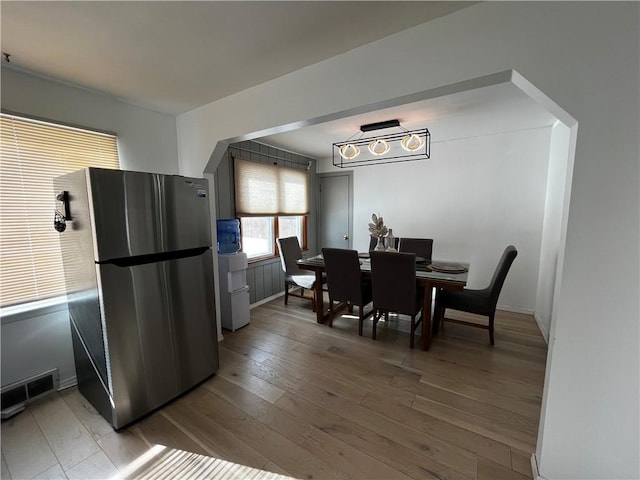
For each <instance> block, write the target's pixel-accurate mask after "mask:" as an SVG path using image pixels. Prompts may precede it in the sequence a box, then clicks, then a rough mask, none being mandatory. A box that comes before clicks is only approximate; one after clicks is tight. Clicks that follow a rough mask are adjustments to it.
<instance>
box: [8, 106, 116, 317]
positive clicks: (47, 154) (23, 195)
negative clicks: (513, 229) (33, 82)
mask: <svg viewBox="0 0 640 480" xmlns="http://www.w3.org/2000/svg"><path fill="white" fill-rule="evenodd" d="M0 128H1V141H0V157H1V158H2V165H1V169H2V170H1V173H0V208H1V210H0V265H2V268H1V269H0V306H2V307H6V306H9V305H16V304H20V303H26V302H30V301H35V300H42V299H45V298H49V297H54V296H59V295H64V293H65V281H64V272H63V268H62V257H61V254H60V243H59V237H58V236H59V233H58V232H57V231H56V230H55V229H54V228H53V217H54V211H55V209H56V208H58V209H59V210H60V206H59V205H58V203H59V202H56V200H55V193H54V191H53V179H54V178H55V177H57V176H58V175H62V174H65V173H69V172H73V171H75V170H79V169H81V168H84V167H88V166H93V167H102V168H119V167H120V162H119V159H118V146H117V139H116V137H115V136H114V135H110V134H104V133H99V132H93V131H88V130H82V129H79V128H73V127H67V126H62V125H56V124H52V123H48V122H43V121H38V120H31V119H27V118H23V117H18V116H15V115H9V114H5V113H2V114H1V115H0Z"/></svg>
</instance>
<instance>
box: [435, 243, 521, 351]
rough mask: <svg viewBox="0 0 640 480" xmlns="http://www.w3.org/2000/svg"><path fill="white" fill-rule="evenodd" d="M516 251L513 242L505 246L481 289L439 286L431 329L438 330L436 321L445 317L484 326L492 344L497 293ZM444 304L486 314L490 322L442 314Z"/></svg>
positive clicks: (449, 319)
mask: <svg viewBox="0 0 640 480" xmlns="http://www.w3.org/2000/svg"><path fill="white" fill-rule="evenodd" d="M517 255H518V251H517V250H516V247H514V246H513V245H509V246H508V247H507V248H505V250H504V253H503V254H502V257H501V258H500V261H499V262H498V265H497V266H496V270H495V272H494V273H493V277H492V278H491V282H490V283H489V285H488V286H487V287H486V288H483V289H480V290H472V289H469V288H465V289H463V290H440V291H439V292H438V294H437V295H436V304H435V309H434V315H433V317H434V318H433V325H434V332H435V331H437V328H438V325H440V324H443V323H444V322H445V321H448V322H452V323H457V324H460V325H467V326H471V327H477V328H483V329H485V330H489V342H490V343H491V345H494V343H495V342H494V335H493V331H494V328H493V323H494V318H495V315H496V305H497V303H498V297H499V296H500V291H501V290H502V285H503V284H504V280H505V278H506V277H507V273H509V269H510V268H511V264H512V263H513V261H514V260H515V258H516V256H517ZM447 308H449V309H451V310H459V311H462V312H468V313H474V314H476V315H482V316H485V317H489V323H488V324H487V325H484V324H480V323H474V322H467V321H464V320H456V319H452V318H445V309H447Z"/></svg>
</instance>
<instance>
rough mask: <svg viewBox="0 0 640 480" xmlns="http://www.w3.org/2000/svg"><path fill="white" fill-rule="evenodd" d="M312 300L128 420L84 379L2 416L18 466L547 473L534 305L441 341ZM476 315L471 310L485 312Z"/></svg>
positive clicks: (247, 474) (72, 471) (229, 348)
mask: <svg viewBox="0 0 640 480" xmlns="http://www.w3.org/2000/svg"><path fill="white" fill-rule="evenodd" d="M343 313H344V315H343V316H342V317H340V318H336V319H335V320H334V327H333V328H329V327H327V326H324V325H317V324H316V323H315V314H314V313H313V312H312V311H311V308H310V304H309V302H307V301H304V300H300V299H296V298H290V300H289V306H288V307H285V306H284V304H283V299H282V298H278V299H276V300H273V301H271V302H270V303H267V304H264V305H261V306H259V307H256V308H254V309H253V310H251V323H250V325H248V326H247V327H245V328H243V329H241V330H239V331H237V332H235V333H231V332H227V331H225V332H224V337H225V338H224V340H223V341H222V342H221V343H220V364H221V368H220V370H219V372H218V373H217V374H216V375H214V376H213V377H211V378H210V379H208V380H207V381H205V382H204V383H203V384H201V385H200V386H198V387H197V388H195V389H193V390H191V391H190V392H188V393H187V394H186V395H184V396H182V397H181V398H179V399H177V400H175V401H173V402H171V403H170V404H168V405H166V406H165V407H163V408H161V409H160V410H158V411H156V412H154V413H152V414H151V415H149V416H147V417H145V418H144V419H142V420H140V421H138V422H136V423H134V424H133V425H131V426H130V427H128V428H126V429H123V430H122V431H120V432H114V431H113V430H112V429H111V428H110V427H109V425H108V424H107V423H106V422H105V421H104V420H103V419H102V417H100V416H99V415H98V414H97V413H96V411H95V410H94V409H93V407H91V405H90V404H89V403H88V402H87V401H86V400H85V399H84V398H83V397H82V396H81V395H80V394H79V393H78V391H77V389H75V388H71V389H68V390H65V391H62V392H59V393H57V394H54V395H51V396H49V397H47V398H45V399H42V400H40V401H38V402H36V403H34V404H32V405H30V406H29V407H28V408H27V410H26V411H25V412H23V413H21V414H19V415H18V416H16V417H14V418H13V419H11V420H8V421H5V422H3V423H2V478H7V479H9V478H13V479H23V478H24V479H26V478H42V479H44V478H71V479H72V478H81V479H89V478H202V479H204V478H215V479H221V478H225V479H226V478H238V479H240V478H273V479H281V478H286V477H294V478H306V479H312V478H313V479H321V478H326V479H348V478H353V479H358V478H363V479H365V478H366V479H412V478H413V479H439V480H444V479H449V480H456V479H460V480H468V479H475V480H500V479H505V480H510V479H514V480H521V479H530V478H531V467H530V463H529V459H530V457H531V454H532V453H533V452H534V450H535V444H536V434H537V430H538V421H539V415H540V403H541V399H542V385H543V381H544V372H545V361H546V353H547V349H546V345H545V343H544V340H543V339H542V337H541V335H540V333H539V331H538V328H537V326H536V323H535V321H534V319H533V317H531V316H529V315H522V314H514V313H508V312H499V313H498V315H497V317H496V345H495V347H490V346H489V340H488V334H487V332H486V331H483V330H478V329H474V328H469V327H464V326H461V325H454V324H447V325H446V326H445V328H444V330H443V331H441V332H440V334H439V335H438V336H437V337H436V338H435V339H434V342H433V346H432V348H431V350H430V351H429V352H423V351H421V350H410V349H409V335H408V330H409V322H408V319H405V318H403V317H391V319H390V320H389V322H388V323H387V324H385V323H383V322H381V323H380V324H379V326H378V340H376V341H373V340H371V320H368V321H365V332H364V337H359V336H358V335H357V318H356V317H350V316H349V315H347V314H346V311H345V312H343ZM460 318H465V319H469V318H470V316H469V315H461V316H460Z"/></svg>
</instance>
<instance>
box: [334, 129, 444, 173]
mask: <svg viewBox="0 0 640 480" xmlns="http://www.w3.org/2000/svg"><path fill="white" fill-rule="evenodd" d="M387 128H397V129H398V130H399V131H398V132H395V133H389V134H384V135H376V136H374V137H370V136H366V135H365V134H366V133H368V132H372V131H376V130H382V129H387ZM357 135H359V136H357ZM356 136H357V138H354V137H356ZM365 146H366V148H364V147H365ZM430 146H431V134H430V133H429V130H427V129H426V128H423V129H420V130H407V129H406V128H404V127H402V126H401V125H400V121H399V120H396V119H394V120H387V121H384V122H377V123H368V124H366V125H361V126H360V132H359V133H356V134H354V135H352V136H351V137H350V138H349V139H347V140H345V141H343V142H336V143H334V144H333V165H334V166H336V167H340V168H350V167H362V166H365V165H380V164H383V163H395V162H407V161H411V160H426V159H428V158H430ZM360 147H363V148H360Z"/></svg>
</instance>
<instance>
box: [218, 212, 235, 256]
mask: <svg viewBox="0 0 640 480" xmlns="http://www.w3.org/2000/svg"><path fill="white" fill-rule="evenodd" d="M216 228H217V232H218V253H236V252H239V251H240V220H237V219H235V218H229V219H221V220H218V221H217V222H216Z"/></svg>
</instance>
